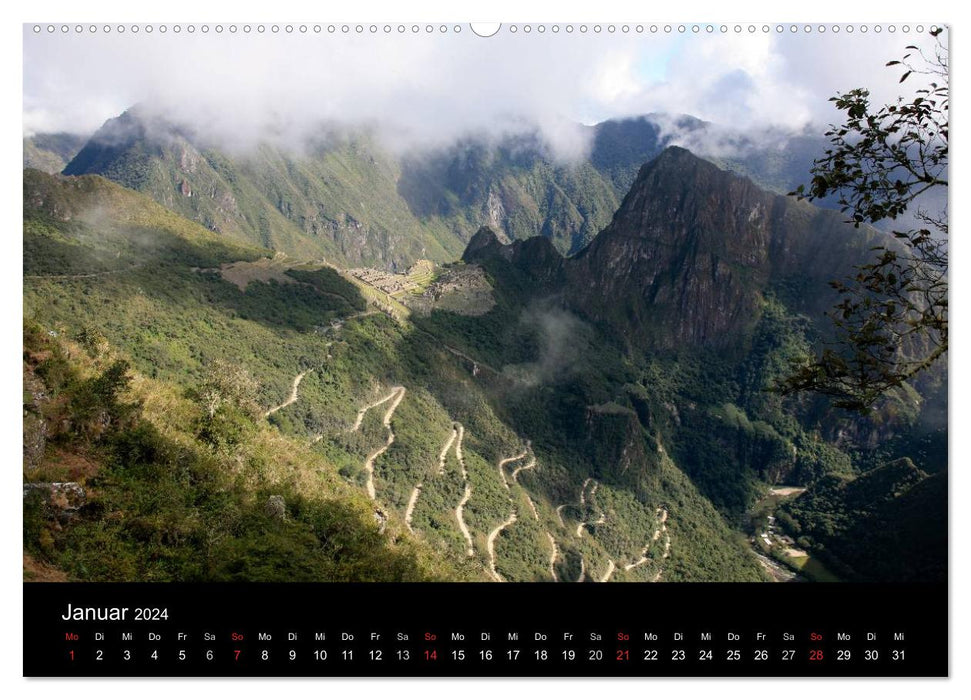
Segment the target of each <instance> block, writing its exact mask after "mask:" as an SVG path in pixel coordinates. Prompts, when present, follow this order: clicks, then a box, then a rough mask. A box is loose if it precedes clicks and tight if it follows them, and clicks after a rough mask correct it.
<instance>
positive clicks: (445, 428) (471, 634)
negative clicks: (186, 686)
mask: <svg viewBox="0 0 971 700" xmlns="http://www.w3.org/2000/svg"><path fill="white" fill-rule="evenodd" d="M23 60H24V73H23V234H22V235H23V318H24V320H23V329H22V335H23V595H24V604H25V632H24V645H25V647H24V648H25V655H24V669H23V672H24V675H26V676H40V677H43V676H151V677H158V676H230V677H232V676H311V677H333V676H342V677H346V676H480V677H481V676H629V677H659V676H662V677H663V676H678V677H682V676H686V677H690V676H799V677H806V676H809V677H826V676H946V675H948V653H947V652H948V645H947V624H948V623H947V615H948V601H947V593H948V589H947V574H948V527H947V524H948V406H947V397H948V369H947V367H948V365H947V362H948V281H949V280H948V254H949V245H948V138H949V127H948V124H949V121H948V120H949V112H948V110H949V35H948V29H947V27H946V26H943V25H940V24H934V23H928V22H925V23H921V22H911V23H866V24H859V23H856V24H847V23H814V24H791V23H781V24H780V23H778V22H757V23H750V22H726V23H714V24H695V23H685V24H678V23H655V22H651V21H629V22H612V23H611V22H603V23H593V22H590V23H572V24H571V23H562V22H549V23H501V24H469V23H467V22H460V23H456V22H449V23H441V22H436V23H428V22H420V23H353V22H352V23H326V22H319V23H314V22H307V23H297V22H294V23H288V22H279V23H272V22H268V23H245V22H233V21H225V22H210V23H191V22H190V23H185V22H181V23H180V22H164V23H135V24H132V23H117V22H110V23H105V22H103V21H102V22H96V23H92V22H81V23H76V22H71V23H63V22H53V23H48V22H43V23H28V24H25V25H24V26H23ZM888 610H893V611H894V614H893V615H888V614H887V611H888ZM28 611H29V624H27V619H26V616H27V615H28Z"/></svg>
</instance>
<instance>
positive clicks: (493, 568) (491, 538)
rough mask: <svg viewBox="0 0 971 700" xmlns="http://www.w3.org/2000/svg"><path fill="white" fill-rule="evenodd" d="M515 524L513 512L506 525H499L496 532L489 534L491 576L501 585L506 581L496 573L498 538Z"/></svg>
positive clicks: (514, 512) (487, 542)
mask: <svg viewBox="0 0 971 700" xmlns="http://www.w3.org/2000/svg"><path fill="white" fill-rule="evenodd" d="M514 522H516V511H515V510H513V511H512V512H511V513H510V514H509V517H508V518H506V521H505V522H504V523H501V524H499V525H498V526H497V527H496V529H495V530H493V531H492V532H490V533H489V539H488V540H487V541H486V549H487V550H488V552H489V575H490V576H492V578H493V579H495V580H496V581H498V582H500V583H501V582H503V581H505V580H506V579H504V578H503V577H502V576H500V575H499V572H498V571H496V538H497V537H498V536H499V533H500V532H502V531H503V530H505V529H506V528H507V527H509V526H510V525H512V524H513V523H514Z"/></svg>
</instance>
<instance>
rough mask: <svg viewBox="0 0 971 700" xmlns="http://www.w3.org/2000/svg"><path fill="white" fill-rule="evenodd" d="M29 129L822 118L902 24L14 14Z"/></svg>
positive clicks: (548, 133) (565, 128)
mask: <svg viewBox="0 0 971 700" xmlns="http://www.w3.org/2000/svg"><path fill="white" fill-rule="evenodd" d="M24 32H25V34H24V129H25V132H28V133H30V132H34V131H52V130H66V131H74V132H90V131H93V130H94V129H96V128H97V127H98V126H100V125H101V124H102V123H103V122H104V121H105V119H107V118H109V117H112V116H115V115H117V114H118V113H120V112H121V111H123V110H124V109H125V108H126V107H128V106H130V105H133V104H135V103H146V104H151V105H155V106H157V107H158V108H160V109H162V110H164V111H165V112H166V113H167V114H169V115H170V116H172V117H173V118H175V119H179V120H185V121H187V122H189V123H191V124H193V125H194V126H196V127H197V128H200V129H203V130H205V131H206V132H207V133H208V134H209V135H210V136H212V137H215V138H220V139H222V140H224V141H226V142H227V143H229V144H231V145H247V144H251V143H255V142H256V141H258V140H260V139H263V138H266V135H267V134H268V133H270V132H271V131H272V132H274V133H276V134H278V135H279V137H281V138H288V139H289V138H294V137H296V138H300V137H301V136H303V135H305V134H306V133H307V132H309V131H311V130H313V129H315V128H317V127H318V126H319V124H320V123H321V122H326V121H336V122H342V123H349V124H362V123H364V124H368V125H372V126H376V127H379V130H380V132H381V133H382V134H383V135H385V137H386V138H387V139H388V140H389V141H391V142H392V143H393V144H394V145H409V146H410V145H419V146H420V145H436V144H442V143H445V142H448V141H451V140H453V139H455V138H457V137H459V136H461V135H463V134H466V133H469V132H482V131H485V132H489V133H492V134H501V133H506V132H510V131H517V130H522V129H525V128H530V127H531V126H533V125H535V126H538V127H539V128H541V129H542V132H543V134H544V136H545V138H546V139H547V141H548V142H549V143H550V145H551V146H552V147H553V148H554V149H555V150H556V152H557V153H559V154H560V155H561V156H563V157H572V156H575V155H577V154H578V153H580V152H582V150H583V148H584V137H583V132H582V130H580V129H578V128H576V127H575V126H574V125H575V124H576V123H577V122H586V123H589V122H591V121H598V120H602V119H607V118H610V117H617V116H627V115H634V114H642V113H647V112H667V113H672V114H677V113H686V114H692V115H694V116H697V117H699V118H702V119H706V120H709V121H713V122H717V123H720V124H724V125H726V126H730V127H734V128H739V129H743V130H764V129H767V128H785V129H798V128H801V127H803V126H805V125H806V124H807V123H810V122H814V123H824V122H826V121H828V120H830V119H832V117H833V115H832V112H831V109H832V107H831V106H830V105H829V103H828V102H827V98H828V97H829V96H831V95H832V94H834V93H835V92H836V91H837V90H844V89H849V88H851V87H856V86H859V85H866V86H870V87H872V88H874V92H875V93H876V95H878V96H879V97H880V98H881V99H890V98H892V97H894V96H895V95H896V94H897V87H896V80H897V74H896V73H894V72H893V71H892V69H887V68H884V64H885V63H886V61H887V60H890V59H892V58H896V57H899V55H900V54H901V53H902V52H903V47H904V46H905V45H906V44H907V43H912V42H914V41H916V40H918V37H916V36H914V35H913V34H911V35H910V36H903V35H901V34H899V33H898V34H896V35H891V34H889V33H887V32H884V33H882V34H879V35H877V34H875V33H872V32H871V33H869V34H867V35H863V34H860V33H856V34H854V35H852V36H850V35H846V34H845V33H844V34H841V35H839V36H834V35H832V34H831V33H830V34H825V35H822V36H820V35H818V34H816V33H813V34H810V35H804V34H803V33H802V32H800V33H797V34H794V35H790V33H788V32H786V33H783V34H782V35H776V34H775V33H774V32H772V33H770V34H768V35H763V34H761V33H757V34H756V35H754V36H750V35H748V34H746V33H743V34H742V35H735V34H734V33H732V32H731V31H730V32H729V33H728V34H727V35H721V34H719V33H718V32H717V31H716V32H715V33H714V34H713V35H707V34H704V33H702V34H700V35H676V34H672V35H665V34H660V35H631V34H629V35H623V34H620V33H615V34H606V33H602V34H597V35H593V34H590V33H588V34H585V35H579V34H577V33H573V34H571V35H568V34H566V33H565V32H561V33H559V34H556V35H554V34H552V33H550V32H547V33H546V34H543V35H540V34H538V33H537V32H533V33H531V34H529V35H526V34H524V33H522V32H519V33H517V34H511V33H509V32H508V31H502V32H500V33H499V34H498V35H497V36H495V37H492V38H490V39H481V38H478V37H475V36H473V35H472V34H471V32H469V31H468V29H467V28H466V31H464V32H463V33H461V34H459V35H455V34H454V33H451V32H449V33H446V34H439V33H438V32H437V31H436V32H435V33H434V34H433V35H425V34H420V35H418V36H414V35H411V34H410V33H406V34H404V35H398V34H397V32H392V33H391V34H390V35H384V34H383V33H380V32H379V33H378V35H376V36H375V35H369V34H368V33H366V32H365V33H364V34H363V35H356V34H355V33H354V32H353V31H352V32H351V33H350V34H349V35H342V34H340V33H339V32H338V33H337V34H334V35H331V34H327V33H326V31H325V32H323V33H322V34H314V33H312V32H308V33H307V34H298V33H294V34H291V35H287V34H283V33H282V32H281V33H280V34H276V35H274V34H269V33H268V34H262V35H261V34H256V33H255V32H254V33H251V34H249V35H244V34H242V33H240V32H238V33H236V34H233V35H230V34H229V33H228V32H223V33H222V34H215V33H214V32H212V31H210V32H209V33H208V34H202V33H200V32H196V33H195V34H191V35H190V34H188V33H186V32H182V33H180V34H178V35H176V34H174V33H172V32H171V31H170V32H168V33H166V34H164V35H163V34H160V33H159V32H157V31H156V32H154V33H152V34H147V33H145V32H141V33H139V34H137V35H133V34H131V33H130V32H129V33H126V34H125V35H118V34H117V33H115V34H111V35H104V34H101V33H99V34H96V35H93V36H92V35H89V34H82V35H79V36H77V35H74V34H73V33H69V34H67V35H62V34H60V33H55V34H53V35H48V34H47V33H46V32H44V33H41V34H40V35H35V34H33V32H31V31H30V28H29V27H25V29H24Z"/></svg>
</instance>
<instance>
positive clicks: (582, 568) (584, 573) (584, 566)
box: [577, 555, 587, 583]
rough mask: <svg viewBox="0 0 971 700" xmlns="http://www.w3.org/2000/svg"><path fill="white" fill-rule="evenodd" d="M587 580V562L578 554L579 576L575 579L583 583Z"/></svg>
mask: <svg viewBox="0 0 971 700" xmlns="http://www.w3.org/2000/svg"><path fill="white" fill-rule="evenodd" d="M586 580H587V564H586V562H585V561H583V556H582V555H581V556H580V577H579V578H578V579H577V583H583V582H584V581H586Z"/></svg>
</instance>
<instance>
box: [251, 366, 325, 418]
mask: <svg viewBox="0 0 971 700" xmlns="http://www.w3.org/2000/svg"><path fill="white" fill-rule="evenodd" d="M308 372H313V369H305V370H304V371H303V372H301V373H300V374H298V375H297V376H296V377H294V378H293V386H292V387H290V396H289V397H287V400H286V401H284V402H283V403H281V404H280V405H279V406H274V407H273V408H271V409H270V410H269V411H267V412H266V413H264V414H263V417H264V418H269V417H270V416H272V415H273V414H274V413H276V412H277V411H279V410H280V409H281V408H286V407H287V406H289V405H290V404H292V403H295V402H296V400H297V390H298V389H299V388H300V382H302V381H303V378H304V377H306V376H307V373H308Z"/></svg>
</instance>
